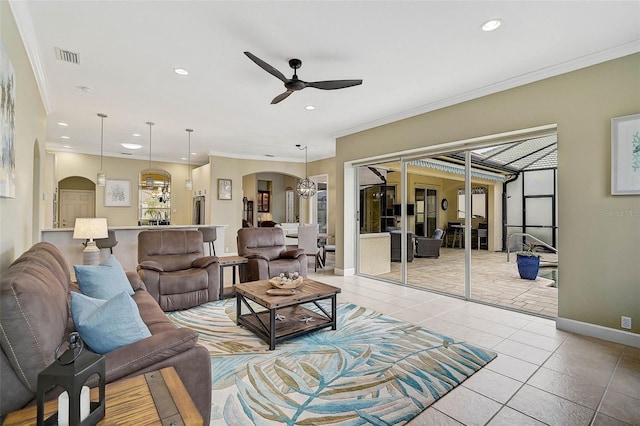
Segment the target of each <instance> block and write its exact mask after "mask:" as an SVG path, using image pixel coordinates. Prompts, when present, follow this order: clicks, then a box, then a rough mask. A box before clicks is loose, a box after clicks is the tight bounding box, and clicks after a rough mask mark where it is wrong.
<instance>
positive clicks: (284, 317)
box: [236, 278, 340, 350]
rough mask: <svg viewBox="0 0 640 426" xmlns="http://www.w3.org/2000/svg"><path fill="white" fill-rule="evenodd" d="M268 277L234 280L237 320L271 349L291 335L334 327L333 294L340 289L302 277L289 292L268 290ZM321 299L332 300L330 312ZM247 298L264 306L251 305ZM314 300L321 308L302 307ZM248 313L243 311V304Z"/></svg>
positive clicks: (334, 295) (334, 300) (334, 298)
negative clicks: (261, 279) (301, 282)
mask: <svg viewBox="0 0 640 426" xmlns="http://www.w3.org/2000/svg"><path fill="white" fill-rule="evenodd" d="M271 289H272V287H271V284H270V283H269V281H267V280H264V281H252V282H247V283H240V284H236V303H237V310H236V312H237V322H238V325H239V326H243V327H246V328H247V329H249V330H251V331H252V332H254V333H255V334H257V335H258V336H259V337H261V338H262V339H263V340H264V341H265V342H267V343H268V344H269V349H270V350H274V349H275V348H276V343H277V342H280V341H283V340H285V339H290V338H292V337H297V336H301V335H303V334H306V333H309V332H312V331H315V330H320V329H323V328H327V327H331V329H332V330H335V329H336V295H337V294H338V293H340V289H339V288H337V287H333V286H330V285H328V284H324V283H320V282H317V281H313V280H310V279H307V278H305V279H304V282H303V284H302V285H301V286H300V287H298V288H297V289H295V292H293V293H292V294H289V295H282V296H279V295H272V294H267V291H268V290H271ZM321 300H330V301H331V312H327V309H326V308H325V307H324V306H322V305H320V304H319V303H318V302H319V301H321ZM249 301H253V302H255V303H257V304H258V305H260V306H261V307H263V308H265V310H257V309H254V307H255V305H254V306H252V305H251V304H250V303H249ZM307 303H313V304H314V305H315V306H316V307H317V308H318V310H319V311H320V312H316V311H312V310H310V309H307V308H305V307H304V306H302V305H304V304H307ZM243 306H244V307H245V308H246V310H247V311H248V312H247V313H244V314H243V313H242V307H243Z"/></svg>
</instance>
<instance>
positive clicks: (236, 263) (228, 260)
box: [218, 256, 247, 299]
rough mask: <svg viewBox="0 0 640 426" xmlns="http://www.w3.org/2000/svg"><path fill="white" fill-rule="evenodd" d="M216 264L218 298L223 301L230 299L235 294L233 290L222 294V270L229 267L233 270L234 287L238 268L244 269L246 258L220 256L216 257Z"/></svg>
mask: <svg viewBox="0 0 640 426" xmlns="http://www.w3.org/2000/svg"><path fill="white" fill-rule="evenodd" d="M218 263H219V264H220V296H219V299H225V298H227V297H232V296H233V295H234V294H235V289H234V290H233V291H231V292H229V293H227V294H225V293H224V269H225V268H228V267H231V268H232V269H233V281H232V283H233V285H234V286H235V285H236V275H237V273H238V268H239V267H240V266H242V267H244V265H245V264H246V263H247V258H246V257H242V256H222V257H218Z"/></svg>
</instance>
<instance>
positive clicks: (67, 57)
mask: <svg viewBox="0 0 640 426" xmlns="http://www.w3.org/2000/svg"><path fill="white" fill-rule="evenodd" d="M56 58H58V60H59V61H64V62H70V63H72V64H77V63H78V60H79V55H78V54H77V53H73V52H71V51H69V50H63V49H60V48H59V47H56Z"/></svg>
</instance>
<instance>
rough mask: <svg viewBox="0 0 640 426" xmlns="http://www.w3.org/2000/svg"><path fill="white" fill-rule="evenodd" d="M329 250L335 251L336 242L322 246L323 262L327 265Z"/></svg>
mask: <svg viewBox="0 0 640 426" xmlns="http://www.w3.org/2000/svg"><path fill="white" fill-rule="evenodd" d="M327 252H331V253H335V252H336V246H335V244H325V245H324V246H322V263H323V264H325V265H326V264H327Z"/></svg>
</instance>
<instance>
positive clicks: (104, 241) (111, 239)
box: [82, 230, 118, 254]
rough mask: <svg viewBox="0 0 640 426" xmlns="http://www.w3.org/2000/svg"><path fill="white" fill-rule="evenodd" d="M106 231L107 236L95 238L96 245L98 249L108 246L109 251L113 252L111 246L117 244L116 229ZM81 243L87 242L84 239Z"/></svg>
mask: <svg viewBox="0 0 640 426" xmlns="http://www.w3.org/2000/svg"><path fill="white" fill-rule="evenodd" d="M107 232H108V234H107V238H97V239H96V240H95V242H96V247H98V248H99V249H103V248H108V249H109V252H110V253H111V254H113V248H114V247H115V246H117V245H118V240H116V231H112V230H109V231H107ZM82 245H83V246H86V245H87V242H86V241H85V242H84V243H82Z"/></svg>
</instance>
